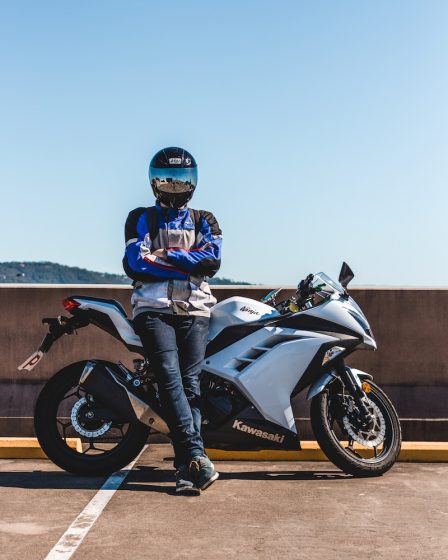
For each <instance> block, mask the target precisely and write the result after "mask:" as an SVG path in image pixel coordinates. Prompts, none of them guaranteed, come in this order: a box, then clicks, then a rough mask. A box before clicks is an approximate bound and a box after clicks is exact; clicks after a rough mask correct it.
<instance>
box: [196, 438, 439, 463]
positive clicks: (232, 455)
mask: <svg viewBox="0 0 448 560" xmlns="http://www.w3.org/2000/svg"><path fill="white" fill-rule="evenodd" d="M301 446H302V450H301V451H277V450H262V451H222V450H221V449H207V450H206V451H207V455H208V456H209V457H210V459H212V460H215V461H328V459H327V458H326V456H325V455H324V454H323V453H322V451H321V450H320V448H319V446H318V444H317V442H316V441H302V442H301ZM355 449H356V450H357V451H360V452H361V454H363V455H364V454H365V453H364V452H363V451H364V450H363V449H362V448H360V446H358V445H355ZM398 460H399V461H402V462H413V463H448V442H446V441H404V442H403V443H402V446H401V452H400V455H399V457H398Z"/></svg>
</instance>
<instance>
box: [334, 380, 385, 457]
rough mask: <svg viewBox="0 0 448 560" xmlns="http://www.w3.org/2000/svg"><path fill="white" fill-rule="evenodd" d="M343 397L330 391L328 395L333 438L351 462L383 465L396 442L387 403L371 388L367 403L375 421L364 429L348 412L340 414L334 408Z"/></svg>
mask: <svg viewBox="0 0 448 560" xmlns="http://www.w3.org/2000/svg"><path fill="white" fill-rule="evenodd" d="M345 396H346V395H345ZM340 397H341V393H334V392H329V393H328V395H327V420H328V426H329V429H330V432H331V436H332V437H333V439H334V440H335V442H336V443H337V444H338V446H339V447H340V448H341V449H342V451H343V452H344V453H345V454H346V455H348V456H349V457H350V458H351V459H352V460H353V459H354V460H356V461H357V462H359V463H361V464H376V463H381V462H382V461H384V459H385V458H386V456H387V455H388V454H389V452H390V451H391V449H392V448H393V443H394V439H395V432H394V427H393V422H392V418H391V413H390V411H389V408H388V407H387V405H386V403H385V402H384V401H383V400H382V399H381V396H380V395H379V393H377V391H376V390H375V389H374V388H373V387H372V391H371V393H369V397H368V399H367V400H366V404H367V407H368V409H369V412H370V413H371V414H373V416H374V422H373V426H372V428H371V429H369V430H365V429H362V428H357V427H356V426H354V425H353V423H352V422H351V421H350V415H349V414H347V411H346V414H341V410H340V407H339V408H338V407H337V406H336V405H335V400H336V399H338V398H340Z"/></svg>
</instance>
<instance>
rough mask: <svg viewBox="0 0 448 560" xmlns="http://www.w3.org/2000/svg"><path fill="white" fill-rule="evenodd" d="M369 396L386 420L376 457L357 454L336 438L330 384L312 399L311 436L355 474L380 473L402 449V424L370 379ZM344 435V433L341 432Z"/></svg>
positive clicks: (337, 464) (345, 468)
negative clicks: (364, 456) (380, 447)
mask: <svg viewBox="0 0 448 560" xmlns="http://www.w3.org/2000/svg"><path fill="white" fill-rule="evenodd" d="M369 385H370V386H371V392H370V393H369V394H368V398H369V399H371V400H372V402H373V403H374V404H375V405H376V406H378V408H379V409H380V411H381V413H382V415H383V417H384V420H385V424H386V434H385V437H384V443H383V448H382V450H381V451H380V452H379V454H378V457H371V458H363V457H358V456H356V454H355V453H354V452H353V451H350V450H349V448H348V447H344V445H343V444H342V442H341V441H339V438H338V435H337V430H336V431H335V428H334V424H335V423H337V421H336V420H335V411H334V410H332V408H334V406H333V402H332V396H333V390H332V387H331V385H330V386H329V387H327V389H326V390H324V391H323V392H322V393H319V394H318V395H316V396H315V397H314V398H313V399H312V401H311V414H310V415H311V425H312V428H313V432H314V436H315V438H316V440H317V442H318V444H319V446H320V448H321V449H322V451H323V452H324V453H325V455H326V456H327V457H328V459H329V460H330V461H331V462H332V463H334V464H335V465H336V466H337V467H339V468H340V469H341V470H342V471H344V472H346V473H348V474H352V475H354V476H380V475H382V474H384V473H385V472H387V471H388V470H389V469H390V468H391V467H392V466H393V465H394V463H395V461H396V460H397V458H398V455H399V453H400V449H401V426H400V421H399V419H398V415H397V413H396V411H395V408H394V406H393V404H392V403H391V402H390V400H389V398H388V397H387V396H386V394H385V393H384V391H382V390H381V389H380V388H379V387H378V386H377V385H375V384H374V383H372V382H371V381H369ZM344 437H345V436H344Z"/></svg>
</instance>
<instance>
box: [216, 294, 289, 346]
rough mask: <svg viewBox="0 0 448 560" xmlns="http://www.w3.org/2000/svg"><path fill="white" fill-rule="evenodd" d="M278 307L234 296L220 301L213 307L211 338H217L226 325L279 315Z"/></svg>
mask: <svg viewBox="0 0 448 560" xmlns="http://www.w3.org/2000/svg"><path fill="white" fill-rule="evenodd" d="M278 316H279V313H278V311H277V310H276V309H274V308H273V307H271V306H270V305H266V304H265V303H261V302H260V301H255V300H253V299H249V298H245V297H239V296H234V297H231V298H228V299H225V300H224V301H220V302H219V303H217V304H216V305H214V306H213V307H212V308H211V317H210V329H209V335H208V338H209V340H212V339H213V338H215V336H216V335H217V334H219V333H220V332H221V331H222V330H223V329H224V328H225V327H228V326H230V325H238V324H241V323H248V322H251V321H259V320H260V319H263V320H264V319H268V318H270V317H272V318H273V319H274V318H275V317H278Z"/></svg>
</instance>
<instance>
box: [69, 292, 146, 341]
mask: <svg viewBox="0 0 448 560" xmlns="http://www.w3.org/2000/svg"><path fill="white" fill-rule="evenodd" d="M73 299H74V300H75V301H77V302H79V303H80V306H79V309H94V310H96V311H99V312H101V313H105V314H106V315H109V317H110V319H111V321H112V322H113V323H114V325H115V327H116V329H117V331H118V333H119V334H120V336H121V338H122V339H123V341H124V342H125V343H126V344H129V345H132V346H140V347H142V341H141V340H140V337H139V336H138V335H137V334H135V332H134V329H133V328H132V325H131V323H130V322H129V320H128V319H127V318H126V317H124V316H123V315H122V314H121V313H120V312H119V311H118V309H117V308H116V307H115V306H114V305H112V304H110V303H106V302H103V301H101V302H94V301H92V300H85V299H82V298H73Z"/></svg>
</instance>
